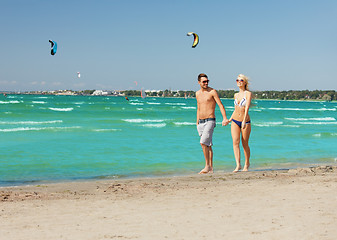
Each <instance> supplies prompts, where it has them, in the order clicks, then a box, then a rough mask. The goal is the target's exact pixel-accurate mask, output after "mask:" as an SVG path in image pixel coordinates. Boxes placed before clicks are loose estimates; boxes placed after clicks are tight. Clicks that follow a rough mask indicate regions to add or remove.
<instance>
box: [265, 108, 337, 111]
mask: <svg viewBox="0 0 337 240" xmlns="http://www.w3.org/2000/svg"><path fill="white" fill-rule="evenodd" d="M268 109H269V110H275V111H336V108H268Z"/></svg>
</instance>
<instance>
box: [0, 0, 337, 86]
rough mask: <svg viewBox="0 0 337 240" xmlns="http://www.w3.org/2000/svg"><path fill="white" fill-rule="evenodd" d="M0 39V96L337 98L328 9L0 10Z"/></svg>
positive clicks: (234, 5)
mask: <svg viewBox="0 0 337 240" xmlns="http://www.w3.org/2000/svg"><path fill="white" fill-rule="evenodd" d="M0 31H1V33H0V34H1V38H0V39H1V44H0V91H1V90H5V91H6V90H7V91H11V90H15V91H26V90H57V89H72V90H82V89H83V90H84V89H107V90H114V89H115V90H124V89H138V90H139V89H140V88H145V89H172V90H176V89H180V90H197V89H198V88H199V86H198V84H197V80H196V79H197V75H198V74H199V73H201V72H205V73H206V74H208V76H209V79H210V80H211V82H210V86H212V87H214V88H216V89H233V88H234V89H235V88H236V83H235V79H236V76H237V75H238V74H239V73H243V74H245V75H247V76H249V77H250V78H251V89H252V90H305V89H309V90H315V89H318V90H327V89H332V90H336V89H337V78H336V74H335V72H336V69H337V1H335V0H317V1H312V0H307V1H304V0H303V1H299V0H292V1H291V0H280V1H277V0H275V1H272V0H270V1H267V0H265V1H263V0H256V1H253V0H251V1H249V0H243V1H235V0H233V1H226V0H223V1H214V0H208V1H197V0H194V1H184V0H168V1H159V0H158V1H146V0H142V1H140V0H100V1H71V0H68V1H63V0H61V1H46V0H29V1H28V0H21V1H18V0H0ZM190 31H192V32H196V33H198V34H199V36H200V42H199V45H198V46H197V47H196V48H194V49H193V48H191V45H192V41H193V39H192V37H188V36H186V33H187V32H190ZM49 39H52V40H54V41H56V42H57V44H58V52H57V53H56V55H55V56H51V55H50V44H49V42H48V40H49ZM77 72H81V78H77V74H76V73H77ZM135 81H137V83H138V85H136V84H135Z"/></svg>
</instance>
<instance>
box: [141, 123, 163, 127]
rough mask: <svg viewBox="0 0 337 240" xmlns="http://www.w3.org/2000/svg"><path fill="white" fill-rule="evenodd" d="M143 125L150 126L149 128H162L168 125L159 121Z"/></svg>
mask: <svg viewBox="0 0 337 240" xmlns="http://www.w3.org/2000/svg"><path fill="white" fill-rule="evenodd" d="M142 126H143V127H149V128H162V127H165V126H166V123H158V124H154V123H148V124H143V125H142Z"/></svg>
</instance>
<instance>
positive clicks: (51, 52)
mask: <svg viewBox="0 0 337 240" xmlns="http://www.w3.org/2000/svg"><path fill="white" fill-rule="evenodd" d="M49 42H50V44H51V46H50V48H51V50H50V54H51V55H55V53H56V51H57V43H56V42H54V41H53V40H49Z"/></svg>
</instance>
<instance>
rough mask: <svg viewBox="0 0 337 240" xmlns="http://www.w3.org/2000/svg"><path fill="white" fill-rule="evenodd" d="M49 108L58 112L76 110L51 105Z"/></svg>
mask: <svg viewBox="0 0 337 240" xmlns="http://www.w3.org/2000/svg"><path fill="white" fill-rule="evenodd" d="M49 109H50V110H53V111H58V112H70V111H72V110H74V108H51V107H50V108H49Z"/></svg>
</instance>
